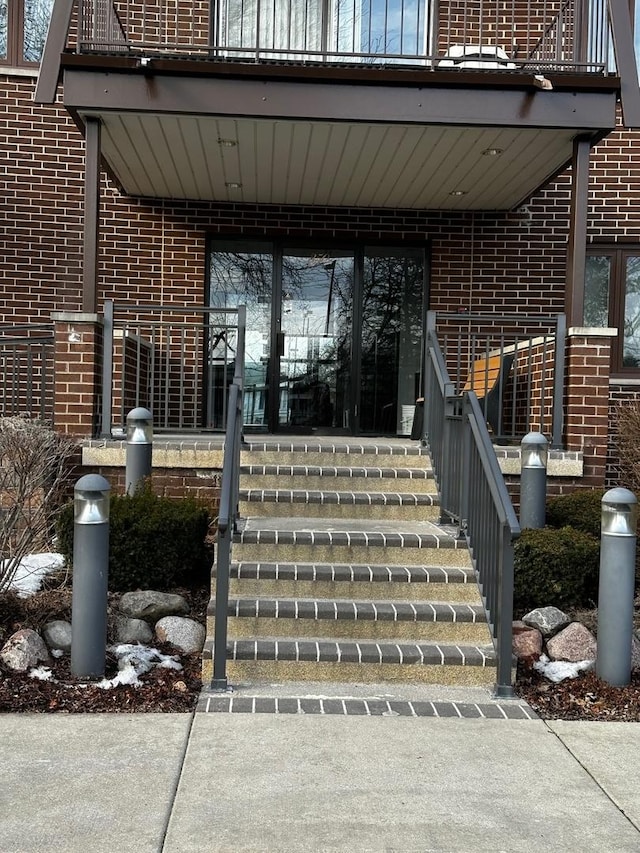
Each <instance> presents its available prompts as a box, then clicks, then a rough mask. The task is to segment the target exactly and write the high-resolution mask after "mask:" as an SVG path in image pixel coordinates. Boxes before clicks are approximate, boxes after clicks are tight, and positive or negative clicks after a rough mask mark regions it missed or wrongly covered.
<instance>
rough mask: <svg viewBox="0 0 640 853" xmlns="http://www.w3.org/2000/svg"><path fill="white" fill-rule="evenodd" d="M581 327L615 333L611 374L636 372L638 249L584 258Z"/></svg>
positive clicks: (639, 367) (639, 361) (639, 363)
mask: <svg viewBox="0 0 640 853" xmlns="http://www.w3.org/2000/svg"><path fill="white" fill-rule="evenodd" d="M584 324H585V326H611V327H613V328H615V329H618V338H617V340H616V342H615V343H614V345H613V363H612V365H611V369H612V372H613V373H628V372H630V371H634V372H636V373H638V372H640V246H638V247H635V248H624V249H611V250H605V249H603V250H594V251H593V252H590V253H589V254H588V256H587V264H586V275H585V292H584Z"/></svg>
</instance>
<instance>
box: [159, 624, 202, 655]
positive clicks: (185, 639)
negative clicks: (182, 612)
mask: <svg viewBox="0 0 640 853" xmlns="http://www.w3.org/2000/svg"><path fill="white" fill-rule="evenodd" d="M206 635H207V632H206V630H205V628H204V626H203V625H201V624H200V623H199V622H194V620H193V619H184V618H183V617H181V616H165V617H164V619H160V620H159V621H158V622H157V623H156V636H157V638H158V639H159V640H160V642H162V643H171V645H173V646H176V648H178V649H180V650H181V651H183V652H185V653H187V654H190V653H191V652H201V651H202V647H203V646H204V641H205V639H206Z"/></svg>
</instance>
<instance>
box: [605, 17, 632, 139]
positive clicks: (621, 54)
mask: <svg viewBox="0 0 640 853" xmlns="http://www.w3.org/2000/svg"><path fill="white" fill-rule="evenodd" d="M608 3H609V16H610V20H611V31H612V34H613V47H614V51H615V55H616V65H617V68H618V74H619V75H620V105H621V107H622V121H623V124H624V126H625V127H633V128H638V127H640V86H638V69H637V66H636V55H635V48H634V44H633V22H632V19H631V12H630V9H629V0H608Z"/></svg>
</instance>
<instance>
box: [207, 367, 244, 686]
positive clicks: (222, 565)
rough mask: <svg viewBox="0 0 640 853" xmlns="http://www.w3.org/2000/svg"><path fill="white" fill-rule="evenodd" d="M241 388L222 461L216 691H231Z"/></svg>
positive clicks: (233, 393) (232, 397) (234, 393)
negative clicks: (229, 649) (230, 616)
mask: <svg viewBox="0 0 640 853" xmlns="http://www.w3.org/2000/svg"><path fill="white" fill-rule="evenodd" d="M239 390H240V389H239V388H238V386H237V385H236V384H235V382H234V383H232V384H231V387H230V389H229V408H228V411H227V432H226V440H225V444H224V457H223V461H222V489H221V493H220V511H219V515H218V547H217V548H216V552H217V553H216V608H215V630H214V639H213V679H212V681H211V688H212V689H213V690H222V691H224V690H226V689H227V610H228V602H229V568H230V562H231V537H232V535H233V527H234V523H235V505H234V491H235V490H234V486H233V476H234V470H233V468H234V461H235V437H234V432H235V428H236V420H237V407H238V392H239Z"/></svg>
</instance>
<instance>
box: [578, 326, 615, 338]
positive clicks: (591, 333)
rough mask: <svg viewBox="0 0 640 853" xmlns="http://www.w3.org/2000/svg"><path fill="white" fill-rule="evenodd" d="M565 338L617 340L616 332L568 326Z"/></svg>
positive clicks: (590, 327) (591, 327)
mask: <svg viewBox="0 0 640 853" xmlns="http://www.w3.org/2000/svg"><path fill="white" fill-rule="evenodd" d="M567 337H569V338H572V337H581V338H617V337H618V330H617V329H612V328H606V327H601V326H570V327H569V328H568V329H567Z"/></svg>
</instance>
